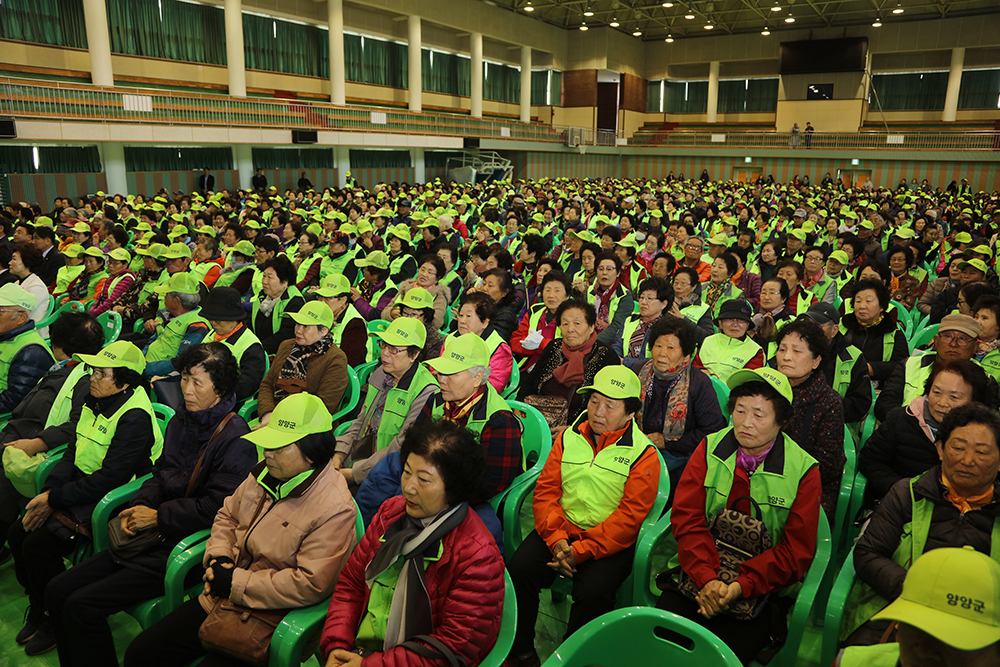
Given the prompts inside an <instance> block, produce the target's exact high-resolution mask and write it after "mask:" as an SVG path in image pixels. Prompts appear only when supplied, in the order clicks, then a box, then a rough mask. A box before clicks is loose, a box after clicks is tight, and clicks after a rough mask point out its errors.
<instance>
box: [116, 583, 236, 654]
mask: <svg viewBox="0 0 1000 667" xmlns="http://www.w3.org/2000/svg"><path fill="white" fill-rule="evenodd" d="M207 615H208V614H206V613H205V610H204V609H202V608H201V603H200V602H198V599H197V598H195V599H194V600H188V601H187V602H185V603H184V604H182V605H181V606H180V607H178V608H177V609H175V610H173V611H172V612H170V613H169V614H167V615H166V616H164V617H163V618H162V619H160V621H159V622H158V623H155V624H153V625H152V626H150V627H149V628H148V629H146V630H143V631H142V632H141V633H140V634H139V636H138V637H136V638H135V639H133V640H132V643H131V644H129V646H128V649H127V650H126V651H125V667H186V666H187V665H189V664H190V663H191V662H192V661H193V660H196V659H198V658H200V657H201V656H205V659H204V660H202V661H201V663H200V667H246V663H245V662H242V661H240V660H237V659H236V658H230V657H229V656H225V655H222V654H221V653H214V652H209V651H207V650H205V649H204V648H202V646H201V640H199V639H198V629H199V628H200V627H201V624H202V621H204V620H205V617H206V616H207Z"/></svg>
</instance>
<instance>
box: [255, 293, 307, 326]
mask: <svg viewBox="0 0 1000 667" xmlns="http://www.w3.org/2000/svg"><path fill="white" fill-rule="evenodd" d="M285 295H286V296H285V298H283V299H281V300H279V301H278V302H277V303H275V304H274V310H272V311H271V334H269V335H273V334H276V333H278V329H280V328H281V318H282V317H284V316H285V308H287V307H288V303H289V302H290V301H291V300H292V299H294V298H295V297H297V296H302V292H300V291H299V290H298V288H297V287H295V286H294V285H289V286H288V289H287V290H285ZM258 313H260V299H259V298H255V299H254V300H253V313H252V315H251V317H252V318H253V319H251V320H250V321H251V322H254V323H256V322H257V314H258Z"/></svg>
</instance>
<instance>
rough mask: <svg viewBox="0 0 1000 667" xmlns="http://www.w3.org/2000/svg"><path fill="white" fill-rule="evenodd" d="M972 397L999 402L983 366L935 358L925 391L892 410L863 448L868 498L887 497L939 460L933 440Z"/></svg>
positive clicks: (871, 500) (862, 467)
mask: <svg viewBox="0 0 1000 667" xmlns="http://www.w3.org/2000/svg"><path fill="white" fill-rule="evenodd" d="M973 402H975V403H981V404H983V405H993V404H994V403H995V402H996V395H995V391H994V392H991V391H990V381H989V378H988V377H987V375H986V373H985V372H984V371H983V369H982V368H981V367H980V366H979V365H977V364H976V363H974V362H972V361H966V360H965V359H957V360H953V361H944V360H938V361H937V362H935V364H934V366H933V370H932V371H931V376H930V378H929V379H928V381H927V391H926V392H925V394H924V395H923V396H920V397H918V398H915V399H913V401H911V402H910V404H909V405H906V406H901V407H898V408H893V409H892V410H890V411H889V414H888V415H887V416H886V419H885V421H884V422H883V423H882V424H881V425H880V426H879V427H878V428H877V429H876V430H875V432H874V433H873V434H872V436H871V437H870V438H869V439H868V442H866V443H865V446H864V447H862V448H861V452H860V453H859V455H858V469H859V470H860V471H861V472H862V473H864V475H865V477H867V478H868V486H867V487H865V495H866V496H867V497H868V499H869V503H870V504H873V503H875V502H878V501H880V500H882V498H884V497H885V496H886V494H887V493H889V490H890V489H891V488H892V486H893V485H894V484H895V483H896V482H898V481H899V480H901V479H907V478H910V477H916V476H917V475H919V474H921V473H923V472H926V471H927V470H930V469H931V468H933V467H934V466H935V465H937V464H938V462H939V459H938V453H937V450H936V449H935V448H934V442H935V440H936V439H937V434H938V431H940V430H941V424H942V423H943V422H944V419H945V417H947V416H948V413H950V412H951V411H952V410H954V409H956V408H960V407H962V406H963V405H965V404H967V403H973Z"/></svg>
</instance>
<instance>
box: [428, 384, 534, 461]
mask: <svg viewBox="0 0 1000 667" xmlns="http://www.w3.org/2000/svg"><path fill="white" fill-rule="evenodd" d="M483 387H484V388H485V389H486V400H485V401H483V400H482V399H480V400H479V404H478V405H476V406H474V407H473V408H472V412H471V413H470V414H469V421H468V422H466V424H465V428H467V429H469V430H470V431H472V432H473V433H475V434H476V437H477V438H478V437H479V436H480V435H482V433H483V429H484V428H486V424H487V423H489V421H490V419H492V418H493V415H494V414H496V413H498V412H502V411H504V410H506V411H507V412H510V411H511V410H510V406H509V405H507V401H505V400H504V399H503V398H501V397H500V394H498V393H497V390H496V389H494V388H493V385H491V384H490V383H489V382H487V383H486V384H485V385H483ZM429 400H430V401H431V417H432V418H433V419H441V418H442V417H443V416H444V399H443V398H441V392H438V393H436V394H434V395H433V396H431V397H430V399H429ZM484 405H485V409H483V407H484ZM521 463H522V464H523V463H524V459H523V454H522V460H521Z"/></svg>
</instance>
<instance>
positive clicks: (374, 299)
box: [368, 278, 396, 308]
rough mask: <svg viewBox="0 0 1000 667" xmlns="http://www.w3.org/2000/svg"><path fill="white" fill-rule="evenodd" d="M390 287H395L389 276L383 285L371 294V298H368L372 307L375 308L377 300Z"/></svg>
mask: <svg viewBox="0 0 1000 667" xmlns="http://www.w3.org/2000/svg"><path fill="white" fill-rule="evenodd" d="M391 289H396V283H394V282H392V280H391V279H390V278H386V279H385V285H383V286H382V289H380V290H379V291H377V292H375V293H374V294H372V298H370V299H368V303H369V305H371V307H372V308H377V307H378V302H379V301H380V300H381V299H382V295H383V294H385V293H386V292H388V291H389V290H391Z"/></svg>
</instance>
